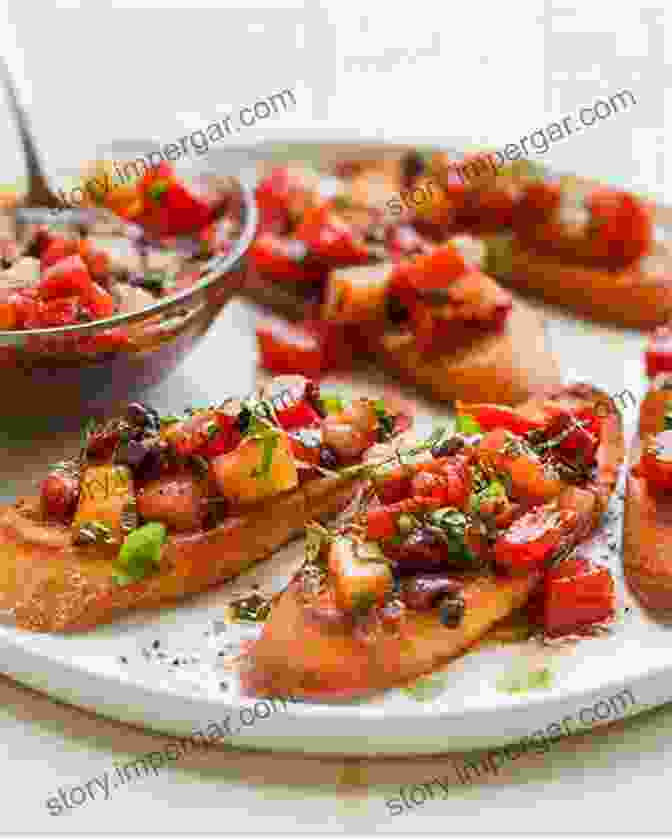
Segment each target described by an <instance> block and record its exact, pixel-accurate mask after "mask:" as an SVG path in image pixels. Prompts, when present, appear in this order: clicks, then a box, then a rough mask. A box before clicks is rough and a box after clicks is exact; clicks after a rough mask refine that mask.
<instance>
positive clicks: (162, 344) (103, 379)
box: [0, 143, 257, 423]
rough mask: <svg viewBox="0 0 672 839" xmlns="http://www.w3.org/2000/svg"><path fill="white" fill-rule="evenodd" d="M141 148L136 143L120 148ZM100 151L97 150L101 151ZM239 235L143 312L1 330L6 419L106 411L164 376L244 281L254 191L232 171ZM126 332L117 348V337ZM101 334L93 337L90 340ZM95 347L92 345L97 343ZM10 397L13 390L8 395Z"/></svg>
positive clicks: (0, 411) (0, 379) (1, 413)
mask: <svg viewBox="0 0 672 839" xmlns="http://www.w3.org/2000/svg"><path fill="white" fill-rule="evenodd" d="M120 145H121V146H127V151H126V153H128V147H129V146H130V148H137V143H128V144H125V143H121V144H117V146H116V148H114V147H108V151H109V148H114V153H115V154H118V153H119V146H120ZM98 154H99V155H100V150H98ZM231 182H232V183H233V184H235V185H236V190H237V198H238V200H236V201H235V204H234V206H235V207H236V210H237V213H238V216H239V223H240V235H239V237H238V238H237V239H236V240H234V242H233V247H232V249H231V250H230V251H229V252H228V253H226V254H222V255H217V256H214V257H212V258H210V259H209V260H208V261H207V262H206V261H204V262H201V263H200V264H196V265H194V269H195V270H198V271H199V274H200V278H199V279H198V280H197V281H196V282H195V283H194V284H193V285H192V286H190V287H189V288H188V289H186V290H183V291H180V292H178V293H176V294H174V295H172V296H170V297H166V298H161V299H160V300H159V301H157V302H156V303H155V304H153V305H151V306H147V307H146V308H144V309H141V310H139V311H135V312H131V313H127V314H119V315H114V316H112V317H110V318H106V319H104V320H98V321H94V322H92V323H85V324H76V325H72V326H64V327H56V328H48V329H26V330H18V331H4V332H3V331H0V388H1V389H2V392H3V394H5V399H3V404H2V407H0V423H1V421H2V418H4V417H10V416H11V417H22V416H30V417H37V416H40V417H42V418H46V417H49V418H54V419H57V418H60V419H65V418H71V419H72V420H73V421H80V420H81V419H82V418H83V417H85V416H91V415H92V414H93V415H101V414H103V413H105V412H106V410H107V409H109V408H110V406H112V405H118V404H119V403H121V402H127V401H130V400H132V399H133V398H134V397H135V396H136V395H137V394H139V393H140V392H142V391H143V390H145V389H146V388H148V387H152V386H154V385H156V384H158V383H159V382H161V381H162V380H163V379H165V378H166V377H167V376H168V375H169V374H170V373H171V372H172V371H173V370H174V369H175V368H176V367H177V366H178V365H179V364H180V362H181V361H182V359H184V358H185V356H186V355H187V354H188V353H189V352H191V350H192V349H193V348H194V347H195V346H196V344H197V343H198V342H199V341H200V340H201V339H202V338H203V336H204V335H205V334H206V333H207V331H208V329H209V328H210V326H211V324H212V323H213V321H214V319H215V318H216V317H217V315H218V314H219V312H220V311H221V309H222V307H223V306H224V305H225V304H226V303H227V302H228V300H229V299H230V298H231V297H233V296H234V295H235V294H236V292H237V291H238V290H239V288H240V286H241V284H242V281H243V272H244V259H243V258H244V255H245V252H246V251H247V249H248V247H249V245H250V243H251V241H252V239H253V237H254V234H255V231H256V225H257V210H256V205H255V201H254V194H253V191H252V189H251V188H250V187H249V186H247V185H246V184H245V183H243V182H242V181H241V180H240V179H238V178H237V177H235V176H232V177H231ZM120 333H121V334H122V335H123V336H124V345H123V346H119V343H120V342H119V341H118V340H116V339H115V336H118V335H119V334H120ZM93 336H96V340H95V342H92V341H90V340H89V339H90V338H91V337H93ZM91 345H93V346H95V349H94V348H92V346H91ZM10 395H11V396H10Z"/></svg>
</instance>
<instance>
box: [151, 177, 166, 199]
mask: <svg viewBox="0 0 672 839" xmlns="http://www.w3.org/2000/svg"><path fill="white" fill-rule="evenodd" d="M169 189H170V184H169V183H168V181H167V180H165V179H161V180H157V181H154V183H153V184H152V185H151V186H150V187H149V189H148V190H147V192H148V193H149V195H150V197H151V198H153V199H154V201H157V202H159V203H160V202H161V196H162V195H163V194H164V192H167V191H168V190H169Z"/></svg>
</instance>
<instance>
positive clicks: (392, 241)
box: [387, 224, 432, 262]
mask: <svg viewBox="0 0 672 839" xmlns="http://www.w3.org/2000/svg"><path fill="white" fill-rule="evenodd" d="M387 250H388V253H389V254H390V257H391V258H392V259H393V260H394V261H395V262H399V261H400V260H402V259H407V258H408V257H412V256H417V255H418V254H421V253H429V251H431V250H432V246H431V244H430V243H429V242H428V241H427V239H425V238H424V236H421V235H420V233H418V231H417V230H416V229H415V228H414V227H411V226H410V225H409V224H397V225H395V226H394V227H392V228H390V230H389V231H388V233H387Z"/></svg>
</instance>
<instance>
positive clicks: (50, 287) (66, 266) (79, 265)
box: [37, 255, 93, 300]
mask: <svg viewBox="0 0 672 839" xmlns="http://www.w3.org/2000/svg"><path fill="white" fill-rule="evenodd" d="M92 285H93V280H92V279H91V275H90V274H89V271H88V268H87V267H86V265H85V264H84V263H83V262H82V258H81V257H80V256H76V255H75V256H67V257H65V258H62V259H59V261H58V262H55V263H54V264H53V265H51V266H50V267H48V268H46V269H45V270H44V271H43V272H42V277H41V279H40V284H39V286H38V289H37V290H38V294H39V296H40V298H42V299H43V300H51V299H52V298H54V297H72V296H77V297H82V298H85V299H86V298H87V295H88V294H90V292H91V286H92Z"/></svg>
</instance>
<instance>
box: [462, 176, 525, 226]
mask: <svg viewBox="0 0 672 839" xmlns="http://www.w3.org/2000/svg"><path fill="white" fill-rule="evenodd" d="M469 197H470V199H471V200H469V201H467V202H465V203H464V204H463V206H462V207H460V208H458V211H457V215H456V223H457V225H458V226H463V225H464V226H465V227H468V228H471V227H475V228H476V229H478V230H501V229H502V228H507V227H511V225H512V224H513V219H514V214H515V211H516V204H517V200H516V194H515V191H514V190H513V189H511V188H509V187H485V188H483V189H476V190H475V191H473V192H472V193H471V194H470V196H469Z"/></svg>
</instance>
